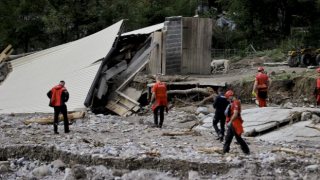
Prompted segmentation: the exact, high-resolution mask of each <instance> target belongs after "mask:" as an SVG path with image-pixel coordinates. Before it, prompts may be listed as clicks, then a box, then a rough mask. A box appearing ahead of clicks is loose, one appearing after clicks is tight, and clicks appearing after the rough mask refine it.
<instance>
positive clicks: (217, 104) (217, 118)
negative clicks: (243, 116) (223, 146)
mask: <svg viewBox="0 0 320 180" xmlns="http://www.w3.org/2000/svg"><path fill="white" fill-rule="evenodd" d="M218 93H219V94H218V95H217V96H216V98H215V99H214V101H213V108H215V109H216V113H215V115H214V117H213V121H212V126H213V128H214V129H215V131H216V132H217V134H218V138H217V140H218V139H219V140H220V141H221V142H223V137H224V131H225V128H224V126H225V123H226V116H225V115H224V111H225V110H226V107H227V106H228V104H229V102H228V100H227V99H226V97H225V96H224V90H223V89H222V88H219V89H218ZM218 122H220V128H221V129H220V130H219V128H218V126H217V124H218Z"/></svg>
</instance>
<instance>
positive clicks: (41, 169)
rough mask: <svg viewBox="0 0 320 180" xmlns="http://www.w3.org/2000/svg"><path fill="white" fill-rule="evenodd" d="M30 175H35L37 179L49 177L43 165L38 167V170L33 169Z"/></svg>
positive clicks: (46, 167)
mask: <svg viewBox="0 0 320 180" xmlns="http://www.w3.org/2000/svg"><path fill="white" fill-rule="evenodd" d="M32 173H33V174H34V175H35V176H38V177H43V176H48V175H51V172H50V170H49V168H48V166H46V165H43V166H40V167H38V168H35V169H34V170H33V171H32Z"/></svg>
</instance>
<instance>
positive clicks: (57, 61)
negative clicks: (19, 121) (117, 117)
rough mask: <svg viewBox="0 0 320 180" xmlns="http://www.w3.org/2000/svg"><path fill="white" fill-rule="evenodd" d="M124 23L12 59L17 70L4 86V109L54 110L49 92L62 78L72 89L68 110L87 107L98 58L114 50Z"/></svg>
mask: <svg viewBox="0 0 320 180" xmlns="http://www.w3.org/2000/svg"><path fill="white" fill-rule="evenodd" d="M121 24H122V21H119V22H118V23H116V24H114V25H112V26H110V27H108V28H106V29H104V30H102V31H100V32H97V33H95V34H92V35H90V36H87V37H85V38H82V39H80V40H77V41H73V42H70V43H67V44H63V45H60V46H56V47H53V48H50V49H47V50H43V51H41V52H38V53H35V54H32V55H29V56H26V57H23V58H19V59H17V60H15V61H12V68H13V71H12V72H11V74H10V75H9V76H8V77H7V79H6V80H5V82H4V83H3V84H2V85H1V86H0V113H11V112H14V113H34V112H52V111H53V109H52V108H51V107H49V106H48V104H49V99H48V97H47V96H46V93H47V92H48V91H49V90H50V89H51V88H52V87H53V86H55V85H57V84H58V83H59V81H60V80H64V81H65V82H66V85H65V86H66V88H67V89H68V91H69V93H70V99H69V102H68V103H67V106H68V110H69V111H79V110H84V109H85V106H84V105H83V102H84V100H85V98H86V96H87V93H88V90H89V88H90V86H91V84H92V81H93V79H94V77H95V75H96V73H97V70H98V69H99V67H100V64H101V62H97V63H94V62H96V61H97V60H98V59H101V58H103V57H105V56H106V54H107V53H108V52H109V51H110V49H111V47H112V45H113V43H114V41H115V38H116V37H117V33H118V32H119V29H120V27H121ZM93 63H94V64H93Z"/></svg>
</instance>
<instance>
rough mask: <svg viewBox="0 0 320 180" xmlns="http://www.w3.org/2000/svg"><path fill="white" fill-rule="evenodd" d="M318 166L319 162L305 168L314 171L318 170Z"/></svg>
mask: <svg viewBox="0 0 320 180" xmlns="http://www.w3.org/2000/svg"><path fill="white" fill-rule="evenodd" d="M318 167H319V166H318V165H317V164H315V165H310V166H307V167H306V168H305V169H306V171H309V172H312V171H317V170H318Z"/></svg>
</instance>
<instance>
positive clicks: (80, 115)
mask: <svg viewBox="0 0 320 180" xmlns="http://www.w3.org/2000/svg"><path fill="white" fill-rule="evenodd" d="M84 115H85V112H75V113H72V114H68V119H69V120H70V119H79V118H83V117H84ZM58 121H59V122H61V121H63V116H62V115H61V116H59V119H58ZM23 123H24V124H30V123H38V124H53V117H51V118H41V119H29V120H25V121H24V122H23Z"/></svg>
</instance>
